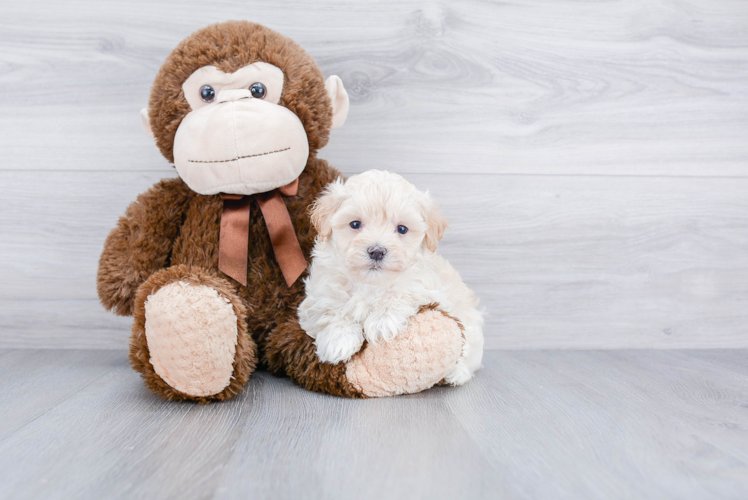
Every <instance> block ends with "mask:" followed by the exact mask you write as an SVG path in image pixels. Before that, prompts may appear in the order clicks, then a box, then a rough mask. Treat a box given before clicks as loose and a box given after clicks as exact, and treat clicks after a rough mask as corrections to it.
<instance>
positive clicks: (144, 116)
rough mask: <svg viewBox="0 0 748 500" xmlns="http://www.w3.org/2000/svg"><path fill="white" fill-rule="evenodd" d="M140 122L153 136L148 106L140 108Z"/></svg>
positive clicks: (146, 131)
mask: <svg viewBox="0 0 748 500" xmlns="http://www.w3.org/2000/svg"><path fill="white" fill-rule="evenodd" d="M140 123H141V124H142V125H143V130H145V133H146V134H148V135H149V136H151V137H153V130H152V129H151V119H150V118H149V117H148V108H143V109H141V110H140Z"/></svg>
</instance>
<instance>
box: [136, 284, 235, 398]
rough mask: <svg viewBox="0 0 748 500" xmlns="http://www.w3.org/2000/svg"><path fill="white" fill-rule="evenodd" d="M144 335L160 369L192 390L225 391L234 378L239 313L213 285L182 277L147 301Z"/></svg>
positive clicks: (179, 387)
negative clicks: (232, 374)
mask: <svg viewBox="0 0 748 500" xmlns="http://www.w3.org/2000/svg"><path fill="white" fill-rule="evenodd" d="M145 316H146V327H145V335H146V338H147V340H148V349H149V351H150V355H151V359H150V361H151V364H152V365H153V369H154V370H155V371H156V373H157V374H158V375H159V376H160V377H161V378H162V379H164V380H165V381H166V383H168V384H169V385H170V386H172V387H173V388H175V389H176V390H178V391H180V392H183V393H185V394H187V395H190V396H210V395H213V394H217V393H219V392H221V391H222V390H223V389H224V388H225V387H226V386H227V385H229V382H230V380H231V373H232V371H233V362H234V354H235V353H236V339H237V323H236V322H237V318H236V314H235V313H234V309H233V307H232V306H231V303H230V302H229V301H228V300H227V299H225V298H224V297H221V296H220V295H219V294H218V292H217V291H216V290H214V289H213V288H211V287H208V286H204V285H200V286H194V285H190V284H187V283H185V282H183V281H177V282H174V283H171V284H169V285H166V286H164V287H163V288H161V289H159V290H158V291H157V292H156V293H154V294H153V295H150V296H149V297H148V301H147V302H146V303H145Z"/></svg>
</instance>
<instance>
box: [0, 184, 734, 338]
mask: <svg viewBox="0 0 748 500" xmlns="http://www.w3.org/2000/svg"><path fill="white" fill-rule="evenodd" d="M161 175H162V173H161V172H158V171H157V172H129V173H126V172H44V176H43V178H40V176H39V173H38V172H0V182H2V183H3V185H5V186H6V187H7V188H8V193H7V195H6V197H5V198H3V199H2V200H0V217H1V218H0V255H3V256H4V258H3V259H2V260H0V274H1V275H2V276H4V277H5V281H4V286H3V287H2V288H1V289H0V317H1V318H2V325H0V326H1V327H2V328H0V331H2V332H3V334H2V337H0V346H4V347H31V346H55V347H62V346H77V347H107V348H119V347H124V346H125V345H126V338H127V335H128V332H129V326H128V325H129V321H128V320H126V319H123V318H114V317H113V316H111V315H109V314H107V313H105V312H104V311H103V310H102V308H101V306H100V305H99V304H98V301H97V300H96V292H95V275H96V265H97V261H98V257H99V254H100V252H101V248H102V244H103V241H104V238H105V237H106V235H107V233H108V232H109V230H110V229H111V228H112V227H113V226H114V224H115V223H116V221H117V218H118V217H119V216H120V215H121V214H122V212H123V211H124V209H125V207H126V206H127V205H128V204H129V203H130V202H131V201H132V200H133V199H134V198H135V196H136V194H137V193H139V192H141V191H143V190H145V189H147V188H148V187H149V186H150V185H151V184H153V183H154V182H156V180H158V179H159V178H160V177H161ZM407 177H408V179H410V180H411V181H412V182H414V183H415V184H416V185H417V186H419V187H420V188H422V189H429V190H430V192H431V193H432V194H433V195H434V196H435V197H436V198H437V199H438V200H439V201H440V202H441V204H442V205H443V210H444V212H445V214H446V215H447V217H448V219H449V220H450V221H451V224H452V228H451V229H450V230H449V231H447V233H446V235H445V238H444V240H443V241H442V243H441V245H440V252H441V253H442V254H443V255H444V256H445V257H447V258H448V259H449V260H450V261H451V262H452V263H453V264H454V266H455V267H456V268H457V269H458V270H459V271H460V272H461V274H462V275H463V277H464V279H465V281H466V282H467V283H468V284H469V285H470V286H471V287H472V288H474V289H475V290H476V292H477V293H478V295H479V296H480V297H481V298H482V300H483V305H484V307H485V308H486V311H487V314H488V316H487V326H486V339H487V346H488V347H489V348H507V349H518V348H552V347H553V348H555V347H560V348H571V347H577V348H604V347H609V348H622V347H628V348H637V347H674V346H678V347H728V346H742V347H748V326H746V325H748V308H746V307H745V304H746V303H748V230H746V228H747V227H748V196H746V192H748V179H742V178H737V179H723V178H702V179H693V178H665V177H627V176H619V177H609V176H538V175H532V176H507V175H484V174H474V175H459V174H414V175H408V176H407ZM40 200H43V201H44V202H43V203H40Z"/></svg>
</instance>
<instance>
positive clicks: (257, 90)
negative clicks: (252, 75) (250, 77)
mask: <svg viewBox="0 0 748 500" xmlns="http://www.w3.org/2000/svg"><path fill="white" fill-rule="evenodd" d="M249 93H250V94H252V97H254V98H255V99H265V94H267V89H266V88H265V85H263V84H261V83H260V82H257V83H253V84H252V85H250V86H249Z"/></svg>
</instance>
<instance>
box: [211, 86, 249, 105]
mask: <svg viewBox="0 0 748 500" xmlns="http://www.w3.org/2000/svg"><path fill="white" fill-rule="evenodd" d="M251 98H252V94H251V93H250V92H249V89H226V90H221V91H219V92H218V95H217V96H216V102H217V103H219V104H220V103H222V102H229V101H238V100H239V99H251Z"/></svg>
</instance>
